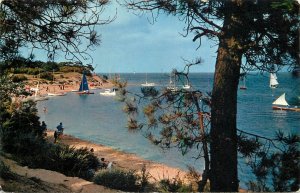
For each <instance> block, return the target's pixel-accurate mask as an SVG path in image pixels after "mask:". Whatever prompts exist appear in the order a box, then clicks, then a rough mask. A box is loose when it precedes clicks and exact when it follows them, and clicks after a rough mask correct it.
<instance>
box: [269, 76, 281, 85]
mask: <svg viewBox="0 0 300 193" xmlns="http://www.w3.org/2000/svg"><path fill="white" fill-rule="evenodd" d="M278 84H279V83H278V81H277V76H276V74H275V73H270V88H277V86H278Z"/></svg>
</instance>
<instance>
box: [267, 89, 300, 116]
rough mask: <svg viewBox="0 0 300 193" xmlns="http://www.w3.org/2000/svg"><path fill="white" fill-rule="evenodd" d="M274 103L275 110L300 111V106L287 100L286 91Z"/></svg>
mask: <svg viewBox="0 0 300 193" xmlns="http://www.w3.org/2000/svg"><path fill="white" fill-rule="evenodd" d="M272 104H273V105H272V109H273V110H284V111H299V112H300V107H298V106H290V105H289V104H288V103H287V101H286V100H285V93H283V94H282V95H281V96H280V97H278V98H277V99H276V100H275V101H274V102H273V103H272Z"/></svg>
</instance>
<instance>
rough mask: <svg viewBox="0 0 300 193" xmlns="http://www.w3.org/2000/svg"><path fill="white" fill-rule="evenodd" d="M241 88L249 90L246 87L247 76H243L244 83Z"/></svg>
mask: <svg viewBox="0 0 300 193" xmlns="http://www.w3.org/2000/svg"><path fill="white" fill-rule="evenodd" d="M240 89H241V90H247V87H246V78H245V77H243V85H242V86H240Z"/></svg>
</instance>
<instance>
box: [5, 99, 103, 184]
mask: <svg viewBox="0 0 300 193" xmlns="http://www.w3.org/2000/svg"><path fill="white" fill-rule="evenodd" d="M8 104H10V105H9V106H3V107H2V109H3V110H4V111H5V113H2V114H1V120H2V122H1V146H2V149H3V150H4V151H5V152H8V153H11V154H13V155H14V156H15V157H16V158H17V159H18V160H19V161H20V162H21V163H22V164H24V165H27V166H29V167H34V168H44V169H50V170H54V171H58V172H61V173H64V174H65V175H68V176H78V177H81V178H85V179H91V178H92V177H93V175H94V172H95V171H96V170H97V169H98V166H99V161H98V159H97V157H96V156H94V155H93V154H92V153H91V152H90V151H89V150H88V149H86V148H82V149H75V148H73V147H68V146H60V145H54V144H49V143H47V142H46V141H45V140H44V138H43V131H42V128H41V126H40V122H39V117H38V116H37V109H36V106H35V103H34V102H33V101H28V102H19V103H8Z"/></svg>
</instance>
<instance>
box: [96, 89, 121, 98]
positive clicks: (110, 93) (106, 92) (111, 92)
mask: <svg viewBox="0 0 300 193" xmlns="http://www.w3.org/2000/svg"><path fill="white" fill-rule="evenodd" d="M116 90H117V89H115V88H113V89H112V90H111V89H105V90H104V92H100V93H99V94H100V95H103V96H116V94H117V93H116Z"/></svg>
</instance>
